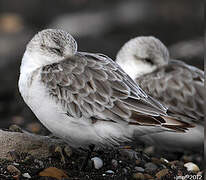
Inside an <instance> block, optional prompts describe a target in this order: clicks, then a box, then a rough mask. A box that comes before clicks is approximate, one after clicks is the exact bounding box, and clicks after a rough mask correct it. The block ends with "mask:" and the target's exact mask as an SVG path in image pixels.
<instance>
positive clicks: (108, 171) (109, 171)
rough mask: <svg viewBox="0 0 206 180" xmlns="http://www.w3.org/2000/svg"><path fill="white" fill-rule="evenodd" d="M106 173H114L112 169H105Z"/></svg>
mask: <svg viewBox="0 0 206 180" xmlns="http://www.w3.org/2000/svg"><path fill="white" fill-rule="evenodd" d="M106 173H108V174H114V171H112V170H107V171H106Z"/></svg>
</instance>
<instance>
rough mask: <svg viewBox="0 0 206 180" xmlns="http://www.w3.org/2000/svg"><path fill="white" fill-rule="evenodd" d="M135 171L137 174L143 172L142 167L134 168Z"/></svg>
mask: <svg viewBox="0 0 206 180" xmlns="http://www.w3.org/2000/svg"><path fill="white" fill-rule="evenodd" d="M134 169H135V171H138V172H144V169H143V168H142V167H139V166H135V168H134Z"/></svg>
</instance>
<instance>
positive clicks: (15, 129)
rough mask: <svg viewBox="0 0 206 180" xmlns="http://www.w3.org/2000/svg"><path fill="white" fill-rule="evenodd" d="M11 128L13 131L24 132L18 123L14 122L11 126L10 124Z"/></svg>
mask: <svg viewBox="0 0 206 180" xmlns="http://www.w3.org/2000/svg"><path fill="white" fill-rule="evenodd" d="M9 130H10V131H11V132H20V133H23V131H22V129H21V128H20V127H19V126H18V125H16V124H12V125H11V126H9Z"/></svg>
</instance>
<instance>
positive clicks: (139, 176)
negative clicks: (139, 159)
mask: <svg viewBox="0 0 206 180" xmlns="http://www.w3.org/2000/svg"><path fill="white" fill-rule="evenodd" d="M133 179H137V180H144V179H145V178H144V174H142V173H134V174H133Z"/></svg>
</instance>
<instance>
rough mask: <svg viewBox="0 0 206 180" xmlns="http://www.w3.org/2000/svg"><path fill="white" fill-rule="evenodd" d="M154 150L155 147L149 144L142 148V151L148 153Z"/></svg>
mask: <svg viewBox="0 0 206 180" xmlns="http://www.w3.org/2000/svg"><path fill="white" fill-rule="evenodd" d="M154 151H155V147H154V146H149V147H146V148H145V149H144V153H146V154H148V155H152V154H154Z"/></svg>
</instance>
